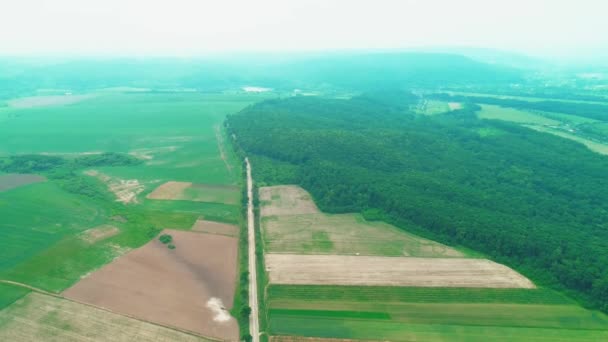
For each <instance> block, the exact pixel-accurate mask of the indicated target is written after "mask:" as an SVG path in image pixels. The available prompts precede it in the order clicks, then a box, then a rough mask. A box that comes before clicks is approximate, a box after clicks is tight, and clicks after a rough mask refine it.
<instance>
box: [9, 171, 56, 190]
mask: <svg viewBox="0 0 608 342" xmlns="http://www.w3.org/2000/svg"><path fill="white" fill-rule="evenodd" d="M44 181H46V178H44V177H42V176H38V175H30V174H14V173H13V174H7V175H0V192H2V191H7V190H10V189H14V188H18V187H20V186H24V185H28V184H33V183H39V182H44Z"/></svg>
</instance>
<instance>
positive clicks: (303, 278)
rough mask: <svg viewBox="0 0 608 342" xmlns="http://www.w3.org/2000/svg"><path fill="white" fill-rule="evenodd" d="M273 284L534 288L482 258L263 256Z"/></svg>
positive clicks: (523, 279)
mask: <svg viewBox="0 0 608 342" xmlns="http://www.w3.org/2000/svg"><path fill="white" fill-rule="evenodd" d="M265 260H266V269H267V270H268V272H269V275H270V282H271V283H274V284H298V285H370V286H419V287H480V288H534V284H533V283H532V282H531V281H530V280H528V279H527V278H525V277H524V276H522V275H520V274H519V273H517V272H515V271H514V270H512V269H510V268H508V267H506V266H504V265H501V264H497V263H495V262H493V261H490V260H485V259H465V258H411V257H374V256H346V255H294V254H267V255H266V256H265Z"/></svg>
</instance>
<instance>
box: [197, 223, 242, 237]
mask: <svg viewBox="0 0 608 342" xmlns="http://www.w3.org/2000/svg"><path fill="white" fill-rule="evenodd" d="M192 231H194V232H201V233H209V234H219V235H228V236H235V237H236V236H238V235H239V227H237V226H235V225H232V224H227V223H220V222H214V221H206V220H196V222H195V223H194V225H193V226H192Z"/></svg>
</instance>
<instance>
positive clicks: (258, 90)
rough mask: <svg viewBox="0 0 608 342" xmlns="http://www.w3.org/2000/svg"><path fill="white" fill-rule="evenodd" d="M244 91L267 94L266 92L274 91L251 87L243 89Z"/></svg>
mask: <svg viewBox="0 0 608 342" xmlns="http://www.w3.org/2000/svg"><path fill="white" fill-rule="evenodd" d="M242 89H243V90H244V91H246V92H248V93H265V92H268V91H271V90H272V88H264V87H250V86H247V87H243V88H242Z"/></svg>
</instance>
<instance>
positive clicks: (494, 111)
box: [477, 105, 560, 125]
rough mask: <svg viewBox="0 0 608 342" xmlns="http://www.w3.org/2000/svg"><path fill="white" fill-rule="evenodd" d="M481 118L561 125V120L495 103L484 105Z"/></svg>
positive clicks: (480, 113)
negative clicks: (494, 104)
mask: <svg viewBox="0 0 608 342" xmlns="http://www.w3.org/2000/svg"><path fill="white" fill-rule="evenodd" d="M477 115H478V116H479V118H481V119H497V120H504V121H511V122H516V123H525V124H531V125H559V124H560V122H559V121H556V120H552V119H549V118H546V117H544V116H541V115H537V114H533V113H530V112H527V111H523V110H518V109H513V108H504V107H499V106H493V105H482V106H481V111H479V112H478V114H477Z"/></svg>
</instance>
